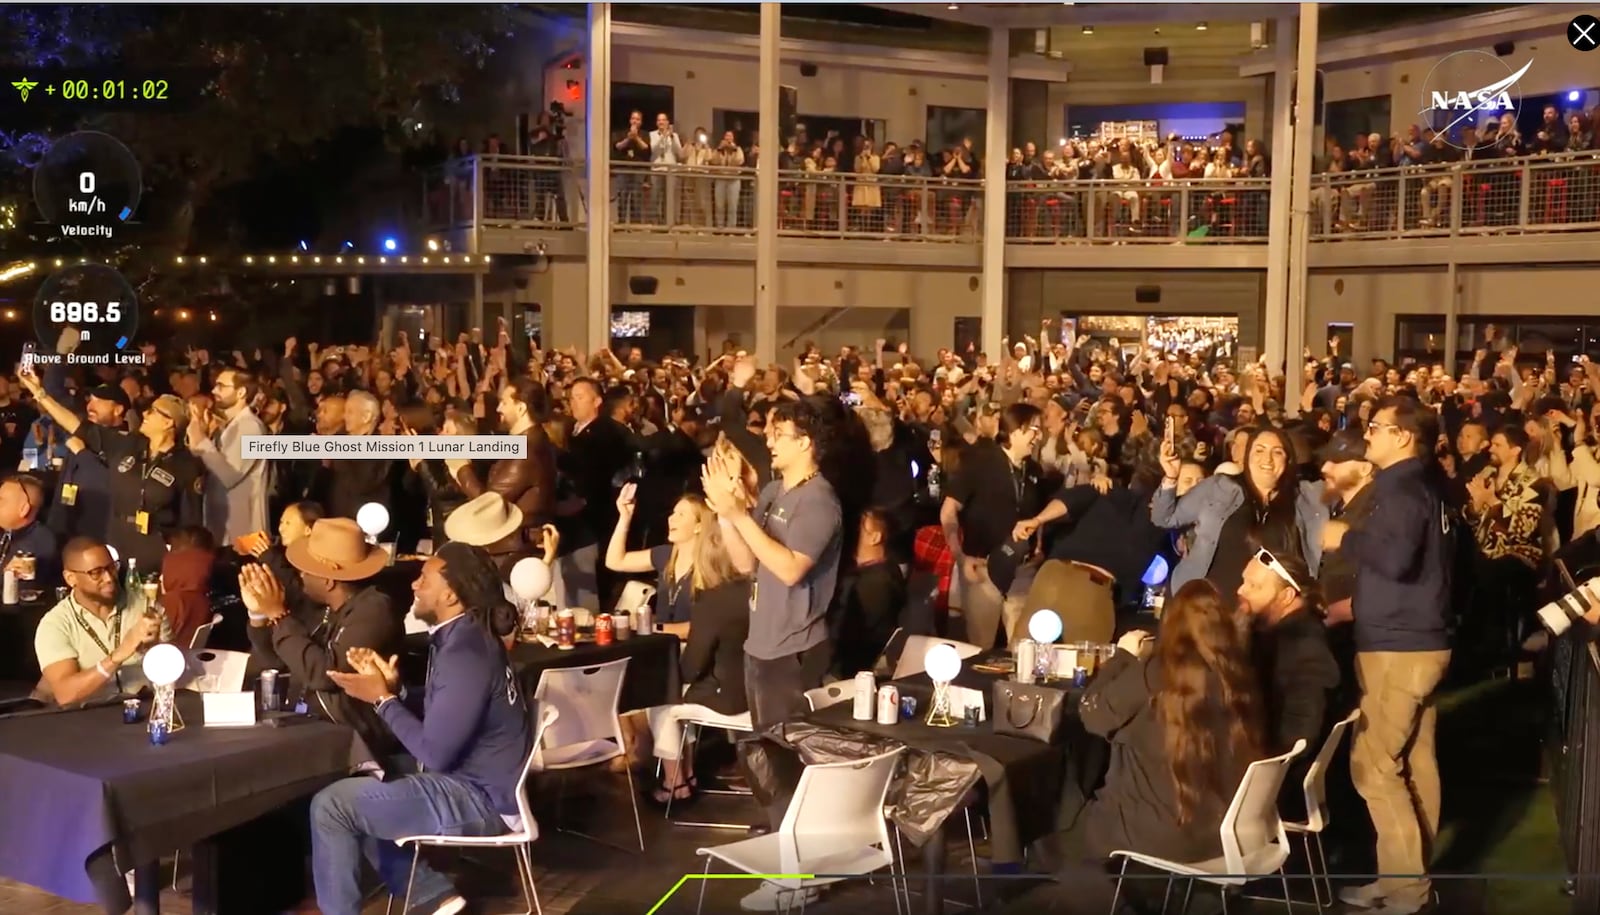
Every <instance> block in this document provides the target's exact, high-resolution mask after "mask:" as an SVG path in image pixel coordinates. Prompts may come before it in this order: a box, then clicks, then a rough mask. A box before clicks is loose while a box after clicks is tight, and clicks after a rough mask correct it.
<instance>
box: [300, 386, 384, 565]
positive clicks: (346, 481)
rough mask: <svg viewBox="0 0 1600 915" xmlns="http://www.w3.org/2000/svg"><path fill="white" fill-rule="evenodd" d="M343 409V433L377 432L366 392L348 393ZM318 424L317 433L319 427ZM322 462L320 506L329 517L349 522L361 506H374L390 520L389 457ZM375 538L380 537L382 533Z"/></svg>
mask: <svg viewBox="0 0 1600 915" xmlns="http://www.w3.org/2000/svg"><path fill="white" fill-rule="evenodd" d="M326 402H327V401H324V403H326ZM343 406H344V434H346V435H373V434H374V433H376V432H377V430H378V420H379V418H380V415H381V410H380V409H379V406H378V398H376V397H374V396H372V395H371V394H370V393H368V392H366V391H351V392H350V393H349V394H346V395H345V396H344V400H343ZM318 425H319V431H320V426H321V424H320V423H319V424H318ZM323 463H324V464H325V465H326V467H327V469H328V497H327V499H326V501H325V502H324V504H325V505H326V506H327V508H328V514H329V516H331V517H334V518H352V519H353V518H355V516H356V513H357V512H358V511H360V510H361V506H363V505H366V504H368V503H377V504H378V505H382V506H383V507H384V509H385V510H387V511H389V517H390V518H391V519H392V518H393V517H394V512H393V511H392V509H393V507H394V491H393V488H392V486H391V475H392V474H393V472H394V466H395V462H394V461H392V460H390V459H389V458H358V459H354V460H349V459H344V460H337V461H324V462H323ZM392 527H393V522H392V521H391V528H392ZM379 536H380V537H383V536H384V534H380V535H379Z"/></svg>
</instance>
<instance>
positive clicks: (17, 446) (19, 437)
mask: <svg viewBox="0 0 1600 915" xmlns="http://www.w3.org/2000/svg"><path fill="white" fill-rule="evenodd" d="M38 416H39V414H37V413H35V412H34V411H33V408H32V407H29V406H28V405H27V404H24V403H22V402H21V401H17V400H13V401H11V402H10V403H7V404H5V405H3V406H0V466H4V467H7V468H10V469H15V468H16V466H17V465H18V464H19V463H20V462H21V461H22V444H23V442H25V441H26V440H27V438H28V431H29V429H31V428H32V426H33V421H34V420H35V419H37V418H38ZM39 449H40V451H41V452H43V450H44V443H43V442H40V443H39ZM49 461H50V456H49V455H48V454H42V453H41V455H40V463H41V464H48V463H49Z"/></svg>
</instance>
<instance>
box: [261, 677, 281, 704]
mask: <svg viewBox="0 0 1600 915" xmlns="http://www.w3.org/2000/svg"><path fill="white" fill-rule="evenodd" d="M261 710H262V711H263V712H276V711H277V710H278V672H277V671H276V670H263V671H262V672H261Z"/></svg>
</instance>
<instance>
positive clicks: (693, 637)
mask: <svg viewBox="0 0 1600 915" xmlns="http://www.w3.org/2000/svg"><path fill="white" fill-rule="evenodd" d="M630 485H631V484H630ZM627 495H631V492H629V493H627ZM627 504H628V505H629V506H630V507H631V505H632V503H631V501H629V502H628V503H627ZM623 505H624V502H623V501H622V500H618V502H617V507H618V509H619V510H622V512H623V518H624V520H623V521H620V522H618V525H617V527H618V529H619V530H623V529H625V527H626V524H627V521H626V518H627V514H628V512H627V511H626V510H623ZM667 531H668V533H667V536H668V538H669V540H671V541H672V544H673V546H672V549H673V550H674V551H676V550H678V549H680V548H681V549H682V552H684V553H688V554H690V556H691V558H692V559H693V565H692V566H691V568H690V569H689V571H688V572H687V573H685V574H684V576H683V578H682V579H681V581H680V582H679V584H678V587H680V588H681V589H682V590H683V591H684V592H686V593H685V594H684V595H683V597H682V598H681V599H682V601H683V602H684V603H687V604H688V605H689V619H688V620H686V621H685V622H684V623H682V624H668V625H681V626H682V627H683V628H682V631H683V633H684V634H683V635H682V636H680V638H685V639H687V641H686V642H685V644H684V646H683V654H682V655H681V656H680V657H679V659H678V668H679V671H680V673H681V674H682V677H683V682H684V684H685V686H684V690H683V701H682V702H679V703H675V704H673V705H659V706H656V707H654V708H651V709H648V710H646V712H645V714H646V717H647V718H648V720H649V723H650V736H651V739H652V741H653V743H654V744H655V755H656V758H657V759H660V760H661V761H662V766H661V771H662V777H661V784H660V785H658V786H657V787H656V789H655V792H654V793H653V795H652V798H653V799H654V800H655V801H656V802H657V803H659V804H665V803H666V802H667V800H668V799H669V798H671V799H675V800H686V799H688V798H689V797H691V796H693V794H694V790H695V777H694V773H693V772H692V771H691V770H690V766H689V765H688V763H687V761H686V760H684V759H683V747H682V740H683V727H682V722H683V721H685V720H690V719H692V720H695V721H704V722H707V723H711V724H721V725H727V726H731V727H742V728H748V727H750V705H749V702H748V701H747V700H746V698H745V690H744V641H745V637H746V636H748V635H749V634H750V582H749V580H748V579H746V578H745V576H743V575H740V574H739V572H738V570H737V569H735V568H734V567H733V560H732V559H730V558H729V557H728V550H727V548H726V547H724V546H723V544H722V532H721V530H720V529H719V528H718V527H717V519H716V516H715V515H714V514H712V512H711V509H710V508H709V507H708V506H707V505H706V503H705V500H703V499H701V498H700V497H699V496H697V495H693V494H689V495H685V496H683V497H682V498H680V499H679V500H678V504H677V505H676V506H674V507H673V509H672V514H671V515H669V516H668V518H667ZM611 545H612V547H616V545H617V538H616V537H612V542H611ZM657 549H660V547H657ZM609 553H610V551H609V550H608V555H607V559H608V561H609V559H610V558H612V557H611V556H610V555H609ZM671 567H672V566H671V562H670V561H663V562H662V568H663V569H666V568H671ZM613 568H615V567H613ZM673 596H674V597H675V598H676V597H677V595H673Z"/></svg>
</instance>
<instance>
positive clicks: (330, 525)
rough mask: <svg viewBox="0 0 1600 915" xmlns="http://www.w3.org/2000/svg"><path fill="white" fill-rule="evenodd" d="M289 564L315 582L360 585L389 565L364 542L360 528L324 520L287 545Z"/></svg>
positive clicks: (378, 551) (385, 556)
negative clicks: (331, 580)
mask: <svg viewBox="0 0 1600 915" xmlns="http://www.w3.org/2000/svg"><path fill="white" fill-rule="evenodd" d="M286 553H287V556H288V559H289V564H290V565H292V566H294V567H295V568H297V569H299V570H300V571H302V572H304V573H305V574H307V575H312V576H315V577H317V578H331V579H333V580H334V581H362V580H365V579H368V578H371V577H372V576H374V575H376V574H377V573H378V570H379V569H382V568H383V567H384V566H386V565H388V564H389V554H388V553H386V552H384V550H383V548H382V547H378V546H374V545H372V544H370V543H368V542H367V537H366V535H365V534H363V533H361V528H359V527H357V526H356V523H355V522H354V521H352V520H350V519H349V518H324V519H322V520H321V521H318V522H317V523H316V524H313V525H311V533H309V534H307V535H306V536H304V537H302V538H300V539H299V540H296V541H295V542H294V543H291V544H289V549H288V550H287V551H286Z"/></svg>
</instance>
